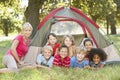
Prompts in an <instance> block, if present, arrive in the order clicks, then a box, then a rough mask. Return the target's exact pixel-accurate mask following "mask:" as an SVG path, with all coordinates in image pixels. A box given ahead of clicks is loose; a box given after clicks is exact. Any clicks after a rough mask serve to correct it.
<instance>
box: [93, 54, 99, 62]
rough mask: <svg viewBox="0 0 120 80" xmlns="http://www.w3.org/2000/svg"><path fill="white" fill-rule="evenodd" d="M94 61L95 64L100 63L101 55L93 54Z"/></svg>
mask: <svg viewBox="0 0 120 80" xmlns="http://www.w3.org/2000/svg"><path fill="white" fill-rule="evenodd" d="M93 62H94V63H95V64H98V63H99V62H100V57H99V56H98V55H97V54H95V55H94V56H93Z"/></svg>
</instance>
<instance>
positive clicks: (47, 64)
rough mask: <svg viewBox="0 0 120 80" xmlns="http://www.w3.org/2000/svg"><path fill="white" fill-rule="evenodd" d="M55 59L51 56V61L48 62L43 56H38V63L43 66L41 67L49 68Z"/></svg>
mask: <svg viewBox="0 0 120 80" xmlns="http://www.w3.org/2000/svg"><path fill="white" fill-rule="evenodd" d="M53 59H54V57H53V56H51V57H50V59H49V60H48V61H47V60H46V59H45V57H44V56H43V54H39V55H38V56H37V63H38V64H41V65H44V66H47V67H52V64H53Z"/></svg>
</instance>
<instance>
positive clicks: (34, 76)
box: [0, 35, 120, 80]
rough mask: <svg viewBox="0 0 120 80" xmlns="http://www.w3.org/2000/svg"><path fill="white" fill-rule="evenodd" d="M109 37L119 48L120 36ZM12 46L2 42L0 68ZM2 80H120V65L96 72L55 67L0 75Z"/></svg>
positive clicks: (0, 43) (8, 42) (113, 65)
mask: <svg viewBox="0 0 120 80" xmlns="http://www.w3.org/2000/svg"><path fill="white" fill-rule="evenodd" d="M109 37H110V38H111V41H113V42H114V44H116V45H115V46H117V48H119V47H120V35H112V36H111V35H110V36H109ZM10 46H11V41H10V40H7V41H2V42H0V68H3V67H4V66H3V65H2V57H3V55H4V54H5V52H6V50H7V49H9V48H10ZM119 51H120V49H119ZM119 54H120V53H119ZM0 80H120V64H111V65H106V66H105V67H104V68H102V69H99V70H96V71H92V70H88V69H78V68H74V69H72V68H59V67H54V68H52V69H51V70H47V69H43V68H35V69H24V70H21V71H19V72H15V73H3V74H0Z"/></svg>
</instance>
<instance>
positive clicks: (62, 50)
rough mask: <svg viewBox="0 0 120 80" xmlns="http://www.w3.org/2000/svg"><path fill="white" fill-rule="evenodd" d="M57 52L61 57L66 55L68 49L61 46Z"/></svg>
mask: <svg viewBox="0 0 120 80" xmlns="http://www.w3.org/2000/svg"><path fill="white" fill-rule="evenodd" d="M59 53H60V56H61V57H62V58H65V57H66V56H67V55H68V49H67V48H66V47H62V48H61V49H60V51H59Z"/></svg>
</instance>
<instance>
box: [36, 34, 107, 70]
mask: <svg viewBox="0 0 120 80" xmlns="http://www.w3.org/2000/svg"><path fill="white" fill-rule="evenodd" d="M83 44H84V47H85V49H81V48H80V47H76V46H75V43H74V38H73V36H72V35H65V36H64V37H63V42H62V43H61V44H59V43H58V42H57V37H56V35H55V34H54V33H50V34H49V35H48V42H47V44H46V45H45V46H44V47H43V49H42V53H40V54H39V55H38V56H37V64H38V65H40V66H42V67H45V68H46V67H49V68H50V67H52V66H58V67H71V68H88V69H92V70H94V69H98V68H102V67H104V65H105V61H106V59H107V55H106V53H105V52H104V51H103V50H102V49H101V48H93V42H92V40H91V39H86V40H85V41H84V42H83Z"/></svg>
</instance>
